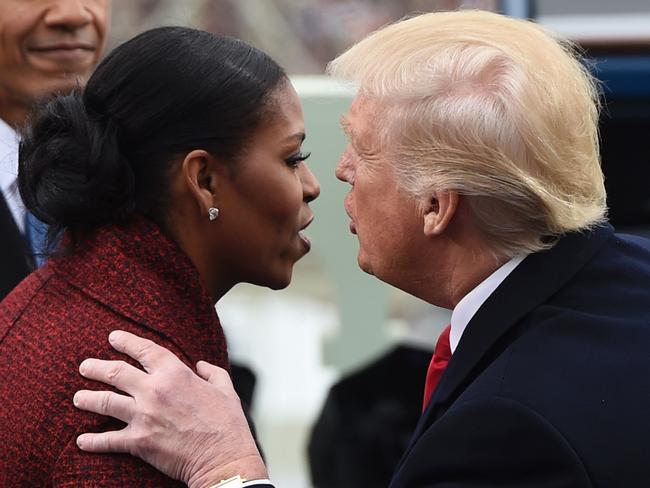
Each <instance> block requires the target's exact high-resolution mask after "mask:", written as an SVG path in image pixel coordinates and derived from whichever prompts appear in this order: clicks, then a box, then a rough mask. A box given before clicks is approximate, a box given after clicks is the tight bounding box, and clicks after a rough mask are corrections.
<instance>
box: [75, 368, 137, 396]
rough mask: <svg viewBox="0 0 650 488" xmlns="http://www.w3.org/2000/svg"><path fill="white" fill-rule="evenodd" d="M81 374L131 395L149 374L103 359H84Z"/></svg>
mask: <svg viewBox="0 0 650 488" xmlns="http://www.w3.org/2000/svg"><path fill="white" fill-rule="evenodd" d="M79 373H80V374H81V376H83V377H84V378H88V379H89V380H96V381H101V382H102V383H106V384H107V385H112V386H114V387H116V388H118V389H120V390H122V391H125V392H126V393H129V394H133V393H134V390H135V389H138V387H139V386H140V385H142V384H143V383H145V382H146V379H147V373H145V372H144V371H142V370H140V369H138V368H136V367H135V366H131V365H130V364H128V363H125V362H124V361H106V360H103V359H84V360H83V361H82V362H81V364H80V365H79Z"/></svg>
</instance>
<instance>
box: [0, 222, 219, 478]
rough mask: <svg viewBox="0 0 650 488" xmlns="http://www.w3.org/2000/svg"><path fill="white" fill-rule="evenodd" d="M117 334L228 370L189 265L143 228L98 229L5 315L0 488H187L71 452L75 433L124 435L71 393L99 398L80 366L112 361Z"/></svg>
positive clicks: (27, 285)
mask: <svg viewBox="0 0 650 488" xmlns="http://www.w3.org/2000/svg"><path fill="white" fill-rule="evenodd" d="M118 328H119V329H124V330H128V331H131V332H134V333H137V334H140V335H142V336H145V337H148V338H151V339H154V340H156V341H157V342H158V343H160V344H162V345H163V346H165V347H167V348H169V349H171V350H172V351H173V352H174V353H175V354H177V355H178V356H180V357H181V358H182V359H183V360H184V361H185V362H187V363H188V364H195V363H196V361H198V360H201V359H203V360H207V361H210V362H212V363H215V364H218V365H220V366H222V367H227V366H228V357H227V351H226V342H225V339H224V336H223V332H222V330H221V326H220V325H219V320H218V318H217V315H216V313H215V310H214V307H213V306H212V303H211V299H210V297H209V296H208V294H207V292H206V290H205V289H204V287H203V286H202V284H201V280H200V278H199V274H198V271H197V270H196V268H194V266H193V265H192V263H191V262H190V260H189V259H188V257H187V256H186V255H185V254H183V253H182V252H181V250H180V249H179V248H178V247H177V246H176V245H175V244H174V243H173V242H172V241H171V240H169V239H168V238H166V237H165V236H164V235H163V234H162V233H161V232H160V230H159V229H158V228H157V227H156V226H155V225H153V224H152V223H150V222H149V221H146V220H144V219H140V218H138V219H136V220H135V221H134V223H132V224H131V225H129V226H128V227H117V226H108V227H104V228H102V229H100V230H98V231H97V232H95V233H94V234H93V235H92V236H91V237H89V238H88V239H86V240H84V242H83V245H82V246H81V248H80V249H79V251H78V252H76V253H75V254H73V255H69V256H60V257H56V258H52V259H51V260H50V261H49V262H48V264H47V265H46V266H45V267H43V268H41V269H40V270H38V271H36V272H34V273H32V274H31V275H30V276H28V277H27V278H26V279H25V280H24V281H23V282H22V283H21V284H20V285H18V287H17V288H16V289H15V290H14V291H13V292H12V293H11V294H10V295H9V296H7V298H5V300H4V301H2V303H1V304H0V487H8V486H30V487H31V486H34V487H46V486H84V487H103V488H106V487H111V486H114V487H118V486H119V487H129V486H138V487H139V486H152V487H153V486H156V487H163V486H183V485H181V484H179V483H178V482H176V481H174V480H172V479H170V478H167V477H166V476H164V475H162V474H160V473H158V472H157V471H156V470H155V469H153V468H151V467H150V466H148V465H146V464H145V463H143V462H141V461H140V460H138V459H136V458H134V457H130V456H127V455H106V454H103V455H96V454H88V453H84V452H82V451H80V450H79V449H78V448H77V446H76V444H75V438H76V436H77V435H78V434H80V433H81V432H88V431H90V432H92V431H103V430H114V429H119V428H121V427H122V426H123V424H121V423H120V422H118V421H115V420H111V419H107V418H105V417H101V416H99V415H95V414H91V413H86V412H81V411H79V410H77V409H75V408H74V406H73V405H72V396H73V394H74V392H75V391H77V390H78V389H81V388H90V389H98V384H97V383H94V382H91V381H88V380H85V379H83V378H82V377H81V376H80V375H79V374H78V367H79V363H80V362H81V361H82V360H83V359H84V358H87V357H99V358H105V359H109V358H117V357H118V354H117V353H116V352H115V351H113V350H112V349H111V348H110V346H109V345H108V340H107V337H108V333H109V332H110V331H111V330H114V329H118Z"/></svg>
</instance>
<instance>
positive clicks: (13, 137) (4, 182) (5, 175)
mask: <svg viewBox="0 0 650 488" xmlns="http://www.w3.org/2000/svg"><path fill="white" fill-rule="evenodd" d="M18 143H19V136H18V134H17V133H16V131H15V130H13V129H12V128H11V126H10V125H9V124H7V123H6V122H5V121H4V120H2V119H0V191H2V194H3V196H4V198H5V200H6V202H7V206H8V207H9V210H11V213H12V215H13V217H14V220H15V221H16V224H17V225H18V228H19V229H20V231H21V232H22V231H23V227H24V219H25V208H24V206H23V203H22V201H21V200H20V195H19V193H18V187H17V185H16V177H17V176H18Z"/></svg>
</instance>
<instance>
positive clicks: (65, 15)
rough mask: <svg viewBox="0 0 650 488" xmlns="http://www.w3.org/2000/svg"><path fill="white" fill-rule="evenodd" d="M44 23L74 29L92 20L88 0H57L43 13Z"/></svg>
mask: <svg viewBox="0 0 650 488" xmlns="http://www.w3.org/2000/svg"><path fill="white" fill-rule="evenodd" d="M44 20H45V23H46V24H47V25H48V26H50V27H58V28H61V29H65V30H69V31H74V30H76V29H80V28H81V27H84V26H85V25H87V24H89V23H90V22H92V20H93V16H92V11H91V10H90V9H89V7H88V0H57V1H56V2H52V6H51V7H50V8H49V9H48V11H47V12H46V14H45V18H44Z"/></svg>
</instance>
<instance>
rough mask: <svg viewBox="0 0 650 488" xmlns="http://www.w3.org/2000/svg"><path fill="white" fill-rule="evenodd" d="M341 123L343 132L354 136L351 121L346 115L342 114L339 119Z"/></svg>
mask: <svg viewBox="0 0 650 488" xmlns="http://www.w3.org/2000/svg"><path fill="white" fill-rule="evenodd" d="M339 125H340V126H341V129H342V130H343V132H345V135H346V136H348V137H352V126H351V125H350V121H348V119H347V118H346V117H345V115H342V116H341V118H340V119H339Z"/></svg>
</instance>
